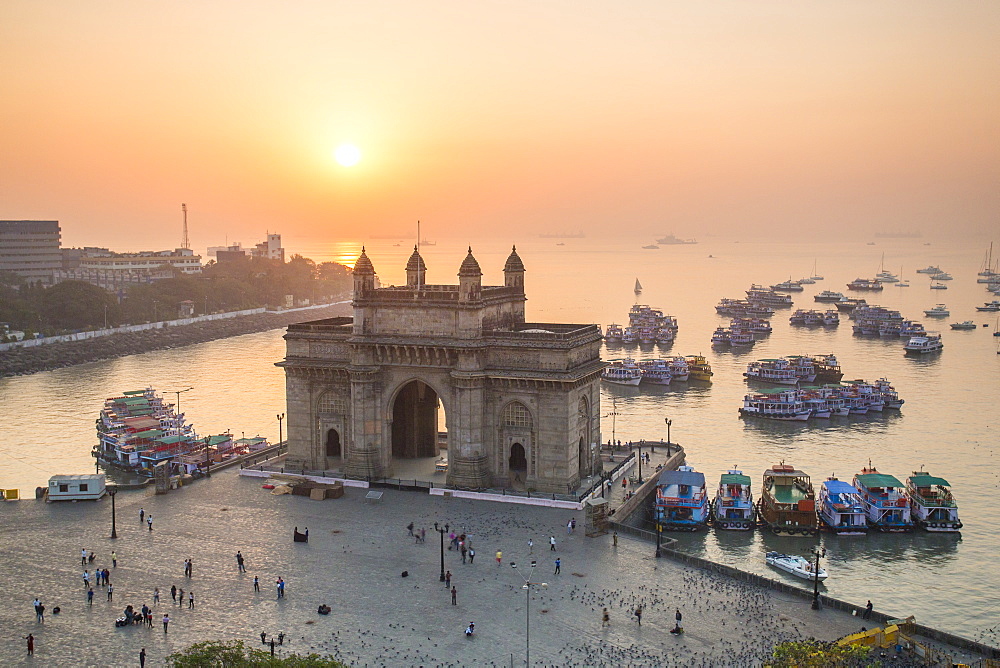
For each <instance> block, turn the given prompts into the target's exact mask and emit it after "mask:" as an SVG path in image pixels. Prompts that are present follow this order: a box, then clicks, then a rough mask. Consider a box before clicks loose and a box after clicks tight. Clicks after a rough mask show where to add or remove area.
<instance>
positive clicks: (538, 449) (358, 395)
mask: <svg viewBox="0 0 1000 668" xmlns="http://www.w3.org/2000/svg"><path fill="white" fill-rule="evenodd" d="M426 270H427V269H426V266H425V264H424V260H423V258H422V257H421V256H420V253H419V251H418V250H417V248H414V250H413V254H412V255H411V256H410V259H409V261H408V262H407V264H406V285H405V286H391V287H376V278H375V268H374V266H372V263H371V260H369V258H368V256H367V254H366V253H365V251H364V249H362V252H361V256H360V257H359V258H358V260H357V263H356V264H355V267H354V302H353V306H354V317H353V318H330V319H327V320H317V321H314V322H306V323H301V324H298V325H291V326H290V327H289V328H288V332H287V334H286V335H285V340H286V341H287V347H286V357H285V360H284V361H282V362H279V363H278V366H281V367H283V368H284V369H285V386H286V400H287V408H286V412H287V414H288V422H287V424H288V459H287V466H289V467H293V468H300V467H301V468H303V469H306V470H340V471H343V472H344V473H345V474H347V475H350V476H355V477H371V478H382V477H392V476H393V473H394V466H393V463H394V461H395V460H396V459H398V458H415V457H437V456H438V454H439V450H438V449H439V442H438V438H439V436H438V434H439V427H440V425H439V424H438V406H439V402H441V405H443V407H444V413H445V416H446V429H447V448H448V458H447V459H448V476H447V480H448V483H449V484H450V485H453V486H455V487H462V488H473V489H482V488H489V487H509V486H511V485H517V486H524V487H526V488H528V489H534V490H538V491H545V492H567V491H569V490H572V489H575V488H576V487H577V486H578V484H579V482H580V479H581V478H582V477H585V476H587V475H590V474H591V473H592V472H595V471H600V469H601V465H600V459H599V457H598V455H597V451H596V446H597V444H599V443H600V441H601V435H600V422H599V419H598V417H599V415H600V372H601V369H602V368H603V366H604V364H603V362H602V361H601V358H600V346H601V337H600V332H599V331H598V328H597V326H596V325H574V324H552V323H527V322H525V315H524V303H525V299H526V298H525V294H524V274H525V270H524V265H523V264H522V262H521V258H520V257H518V255H517V251H516V249H514V250H512V252H511V254H510V257H508V258H507V263H506V265H505V266H504V272H503V273H504V285H501V286H484V285H483V284H482V275H483V274H482V271H481V270H480V268H479V263H478V262H477V261H476V258H475V257H473V255H472V249H471V248H470V249H469V252H468V255H466V257H465V259H464V260H463V261H462V264H461V267H460V268H459V271H458V285H427V284H426V283H425V282H424V277H425V274H426Z"/></svg>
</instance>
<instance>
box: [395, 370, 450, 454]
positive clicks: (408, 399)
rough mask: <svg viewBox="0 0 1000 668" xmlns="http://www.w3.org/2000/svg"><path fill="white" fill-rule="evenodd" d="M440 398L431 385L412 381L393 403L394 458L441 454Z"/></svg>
mask: <svg viewBox="0 0 1000 668" xmlns="http://www.w3.org/2000/svg"><path fill="white" fill-rule="evenodd" d="M438 405H439V404H438V395H437V392H435V391H434V389H433V388H431V386H430V385H428V384H427V383H424V382H423V381H419V380H411V381H410V382H409V383H407V384H406V385H404V386H403V387H402V388H401V389H400V390H399V392H398V393H397V394H396V398H395V399H394V400H393V403H392V456H393V457H399V458H403V459H416V458H419V457H436V456H437V455H438Z"/></svg>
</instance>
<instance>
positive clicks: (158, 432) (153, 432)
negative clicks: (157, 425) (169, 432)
mask: <svg viewBox="0 0 1000 668" xmlns="http://www.w3.org/2000/svg"><path fill="white" fill-rule="evenodd" d="M164 433H165V432H164V431H163V430H162V429H147V430H146V431H140V432H138V433H135V434H130V436H131V437H132V438H158V437H160V436H162V435H163V434H164Z"/></svg>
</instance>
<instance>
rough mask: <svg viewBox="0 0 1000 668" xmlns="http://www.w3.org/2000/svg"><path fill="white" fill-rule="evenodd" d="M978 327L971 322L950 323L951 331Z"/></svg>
mask: <svg viewBox="0 0 1000 668" xmlns="http://www.w3.org/2000/svg"><path fill="white" fill-rule="evenodd" d="M977 327H978V325H976V323H974V322H972V321H971V320H965V321H963V322H953V323H951V328H952V329H976V328H977Z"/></svg>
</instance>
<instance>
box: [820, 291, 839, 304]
mask: <svg viewBox="0 0 1000 668" xmlns="http://www.w3.org/2000/svg"><path fill="white" fill-rule="evenodd" d="M843 298H844V293H842V292H834V291H833V290H824V291H823V292H821V293H819V294H818V295H815V296H814V297H813V300H815V301H818V302H839V301H840V300H841V299H843Z"/></svg>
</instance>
